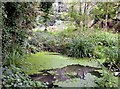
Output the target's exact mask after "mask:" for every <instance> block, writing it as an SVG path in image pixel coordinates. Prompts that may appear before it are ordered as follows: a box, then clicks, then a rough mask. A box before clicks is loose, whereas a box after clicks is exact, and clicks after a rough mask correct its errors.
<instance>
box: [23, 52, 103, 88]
mask: <svg viewBox="0 0 120 89" xmlns="http://www.w3.org/2000/svg"><path fill="white" fill-rule="evenodd" d="M25 61H26V64H27V65H26V64H24V65H23V69H22V70H23V71H24V72H26V73H27V74H28V75H29V76H30V77H31V78H32V79H33V80H36V81H41V82H44V83H46V84H47V85H48V86H51V85H52V86H53V85H57V86H58V87H68V86H69V87H85V86H86V87H95V86H97V84H96V83H95V82H94V81H95V79H96V78H99V77H100V73H99V70H101V68H100V65H99V63H98V62H97V61H96V60H95V59H90V58H84V59H75V58H70V57H66V56H63V55H60V54H58V53H53V52H38V53H36V54H32V55H30V56H29V57H28V58H27V59H26V60H25Z"/></svg>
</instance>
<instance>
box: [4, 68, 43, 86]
mask: <svg viewBox="0 0 120 89" xmlns="http://www.w3.org/2000/svg"><path fill="white" fill-rule="evenodd" d="M2 81H3V82H2V86H3V87H41V86H43V84H42V83H41V82H38V81H32V80H31V79H30V78H29V77H28V76H27V75H26V74H25V73H23V72H21V70H20V69H19V68H16V67H15V66H11V67H9V68H8V67H5V68H3V75H2Z"/></svg>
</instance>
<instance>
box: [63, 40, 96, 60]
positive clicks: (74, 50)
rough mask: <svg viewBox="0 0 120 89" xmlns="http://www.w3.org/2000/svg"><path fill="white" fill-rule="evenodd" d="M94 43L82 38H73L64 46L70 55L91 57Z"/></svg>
mask: <svg viewBox="0 0 120 89" xmlns="http://www.w3.org/2000/svg"><path fill="white" fill-rule="evenodd" d="M93 51H94V45H93V44H91V42H90V41H89V40H86V39H82V38H75V39H73V41H72V43H69V44H68V45H67V46H66V53H65V54H67V55H68V56H71V57H77V58H78V57H81V58H82V57H91V56H92V55H93Z"/></svg>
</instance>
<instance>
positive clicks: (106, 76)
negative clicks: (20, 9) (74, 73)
mask: <svg viewBox="0 0 120 89" xmlns="http://www.w3.org/2000/svg"><path fill="white" fill-rule="evenodd" d="M108 72H109V71H106V70H105V69H103V71H102V76H103V77H101V78H99V79H96V80H95V82H96V84H97V85H98V87H112V88H113V87H118V79H117V77H115V76H113V75H112V73H111V72H109V73H108Z"/></svg>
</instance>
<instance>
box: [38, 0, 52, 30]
mask: <svg viewBox="0 0 120 89" xmlns="http://www.w3.org/2000/svg"><path fill="white" fill-rule="evenodd" d="M51 7H52V2H41V3H40V10H41V11H43V15H42V17H43V21H42V22H43V24H44V26H45V31H47V27H48V25H47V22H48V21H49V19H50V17H49V13H50V9H51Z"/></svg>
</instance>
